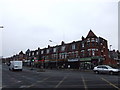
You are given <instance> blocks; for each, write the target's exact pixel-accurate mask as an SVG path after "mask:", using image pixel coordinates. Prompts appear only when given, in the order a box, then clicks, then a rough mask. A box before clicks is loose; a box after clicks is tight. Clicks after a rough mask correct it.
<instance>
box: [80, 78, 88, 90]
mask: <svg viewBox="0 0 120 90" xmlns="http://www.w3.org/2000/svg"><path fill="white" fill-rule="evenodd" d="M81 78H82V81H83V84H84V87H85V90H87V85H86V83H85V79H84V77H83V76H81Z"/></svg>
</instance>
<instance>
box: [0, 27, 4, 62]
mask: <svg viewBox="0 0 120 90" xmlns="http://www.w3.org/2000/svg"><path fill="white" fill-rule="evenodd" d="M0 28H4V27H3V26H0ZM1 36H2V35H1ZM1 41H2V40H1ZM1 47H2V45H1ZM2 60H3V56H1V61H2Z"/></svg>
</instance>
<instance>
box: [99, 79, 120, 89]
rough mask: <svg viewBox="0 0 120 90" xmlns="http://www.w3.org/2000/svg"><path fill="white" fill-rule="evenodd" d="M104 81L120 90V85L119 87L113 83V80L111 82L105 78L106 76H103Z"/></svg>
mask: <svg viewBox="0 0 120 90" xmlns="http://www.w3.org/2000/svg"><path fill="white" fill-rule="evenodd" d="M101 79H102V80H103V81H105V82H107V83H108V84H110V85H111V86H113V87H115V88H117V89H118V90H120V88H119V87H117V86H116V85H114V84H112V83H111V82H109V81H108V80H106V79H104V78H101Z"/></svg>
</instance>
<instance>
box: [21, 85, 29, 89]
mask: <svg viewBox="0 0 120 90" xmlns="http://www.w3.org/2000/svg"><path fill="white" fill-rule="evenodd" d="M19 88H29V86H28V85H22V86H20V87H19Z"/></svg>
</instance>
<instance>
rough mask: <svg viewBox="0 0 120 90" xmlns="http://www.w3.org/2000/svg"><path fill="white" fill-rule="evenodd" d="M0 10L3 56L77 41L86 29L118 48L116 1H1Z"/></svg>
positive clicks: (86, 31) (84, 33)
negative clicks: (62, 42)
mask: <svg viewBox="0 0 120 90" xmlns="http://www.w3.org/2000/svg"><path fill="white" fill-rule="evenodd" d="M0 7H1V12H0V13H1V14H0V17H1V18H0V25H3V26H4V28H3V29H1V30H3V31H2V34H1V35H2V36H0V40H1V41H2V52H1V50H0V53H2V55H3V56H4V57H8V56H12V55H14V54H18V53H19V52H20V51H21V50H22V51H24V52H25V51H26V50H27V49H30V50H35V49H37V48H38V47H40V48H45V47H47V46H48V45H50V46H54V45H56V44H61V41H64V42H65V43H69V42H72V41H78V40H81V37H82V36H84V37H86V36H87V34H88V32H89V30H90V29H91V30H92V31H93V32H94V33H95V34H96V35H97V36H100V37H103V38H104V39H106V40H108V47H109V45H112V49H116V50H117V49H118V2H117V0H107V1H104V2H103V1H91V2H88V1H81V0H2V1H1V5H0ZM49 40H52V41H54V42H55V43H54V42H53V43H51V42H49ZM0 43H1V42H0Z"/></svg>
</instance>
